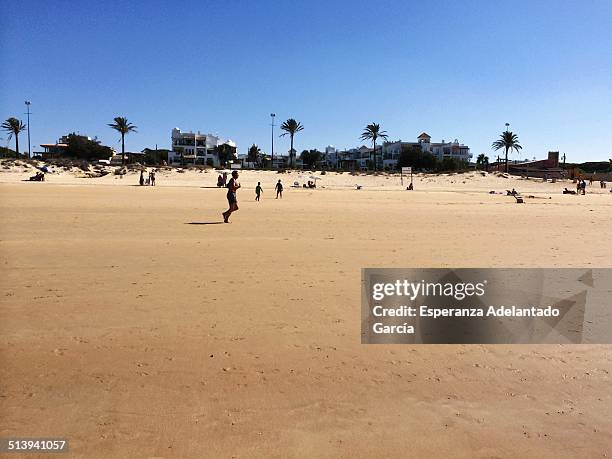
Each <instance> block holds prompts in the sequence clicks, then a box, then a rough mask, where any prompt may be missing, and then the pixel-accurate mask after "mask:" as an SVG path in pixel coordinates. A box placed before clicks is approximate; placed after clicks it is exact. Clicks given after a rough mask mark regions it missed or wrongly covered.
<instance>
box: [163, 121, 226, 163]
mask: <svg viewBox="0 0 612 459" xmlns="http://www.w3.org/2000/svg"><path fill="white" fill-rule="evenodd" d="M221 145H227V146H228V147H229V148H230V150H232V151H233V152H234V153H235V152H236V143H235V142H234V141H232V140H230V139H227V140H222V139H220V138H219V137H218V136H216V135H213V134H201V133H200V131H198V133H197V134H195V133H193V132H191V131H190V132H182V131H181V130H180V129H179V128H174V129H172V148H171V151H170V152H169V153H168V163H169V164H181V162H182V161H184V162H185V163H190V164H202V165H210V166H214V167H219V166H220V165H221V162H220V161H219V154H218V152H217V150H216V148H217V147H219V146H221Z"/></svg>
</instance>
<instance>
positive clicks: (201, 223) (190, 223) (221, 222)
mask: <svg viewBox="0 0 612 459" xmlns="http://www.w3.org/2000/svg"><path fill="white" fill-rule="evenodd" d="M223 223H224V222H223V221H220V222H189V223H185V225H223Z"/></svg>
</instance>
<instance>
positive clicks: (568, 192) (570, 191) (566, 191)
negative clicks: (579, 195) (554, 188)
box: [563, 187, 576, 194]
mask: <svg viewBox="0 0 612 459" xmlns="http://www.w3.org/2000/svg"><path fill="white" fill-rule="evenodd" d="M563 194H576V192H575V191H574V190H568V189H567V187H565V189H564V190H563Z"/></svg>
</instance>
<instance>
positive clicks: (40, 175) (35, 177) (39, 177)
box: [29, 172, 45, 182]
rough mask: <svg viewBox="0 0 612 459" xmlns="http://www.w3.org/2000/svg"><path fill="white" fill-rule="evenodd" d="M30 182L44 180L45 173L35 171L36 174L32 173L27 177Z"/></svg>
mask: <svg viewBox="0 0 612 459" xmlns="http://www.w3.org/2000/svg"><path fill="white" fill-rule="evenodd" d="M29 180H30V182H44V181H45V174H44V173H42V172H37V173H36V175H33V176H32V177H30V178H29Z"/></svg>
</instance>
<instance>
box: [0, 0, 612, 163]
mask: <svg viewBox="0 0 612 459" xmlns="http://www.w3.org/2000/svg"><path fill="white" fill-rule="evenodd" d="M0 6H1V7H2V16H1V17H0V42H1V44H0V47H1V48H0V49H1V54H0V64H1V65H0V68H1V70H0V72H1V73H0V79H1V82H2V85H1V89H0V118H2V119H6V118H7V117H9V116H18V117H23V118H25V116H24V115H23V113H24V111H25V107H24V104H23V102H24V100H26V99H29V100H31V101H32V108H31V109H32V112H33V113H34V114H33V116H32V118H31V128H32V144H33V150H37V151H38V150H40V147H39V146H38V145H39V144H40V143H44V142H54V141H55V140H56V139H57V138H58V137H60V136H61V135H62V134H66V133H68V132H72V131H78V132H80V133H81V134H86V135H89V136H92V137H93V136H98V138H100V139H101V140H102V141H103V142H104V143H106V144H108V145H111V146H113V147H115V148H116V149H120V144H119V143H118V138H117V135H116V133H115V132H114V131H112V130H111V129H110V128H108V127H107V126H106V124H107V123H109V122H111V121H112V119H113V117H114V116H117V115H122V116H126V117H127V118H128V119H129V120H130V121H133V122H134V123H135V124H136V125H137V126H138V128H139V129H138V133H136V134H130V135H129V136H128V137H127V145H126V149H127V150H131V151H136V150H141V149H142V148H144V147H154V146H155V144H158V146H159V147H160V148H168V147H169V144H170V131H171V129H172V128H173V127H175V126H178V127H180V128H181V129H183V130H201V131H204V132H212V133H218V134H219V135H221V136H222V137H229V138H231V139H233V140H235V141H236V142H237V143H238V151H239V152H241V153H243V152H245V151H246V149H247V148H248V146H249V145H250V144H251V143H253V142H255V143H257V144H258V145H260V147H261V148H262V149H263V150H264V151H269V150H270V126H269V123H270V118H269V114H270V112H275V113H276V114H277V121H282V120H284V119H287V118H289V117H293V118H296V119H297V120H298V121H301V122H302V123H303V124H304V126H305V129H304V131H303V132H301V133H299V134H298V136H297V137H296V149H297V150H298V151H301V150H302V149H304V148H319V149H322V148H324V147H325V146H326V145H328V144H332V145H335V146H337V147H340V148H344V147H353V146H358V145H359V144H360V143H361V142H360V141H359V135H360V133H361V131H362V129H363V127H364V126H365V125H366V124H368V123H369V122H372V121H374V122H378V123H380V124H381V125H382V127H383V129H385V130H386V131H387V132H388V133H389V136H390V138H392V139H402V140H414V139H415V138H416V136H417V135H418V134H419V133H421V132H422V131H426V132H428V133H429V134H430V135H431V136H432V137H433V140H434V141H440V140H441V139H445V140H452V139H455V138H457V139H459V141H461V142H463V143H465V144H467V145H469V146H470V147H471V149H472V153H474V154H475V155H477V154H478V153H481V152H484V153H487V154H489V156H490V157H494V156H495V154H494V153H492V152H491V150H490V145H491V142H492V141H493V140H495V138H496V136H497V135H498V134H499V133H500V132H501V131H502V130H503V129H504V123H506V122H509V123H510V124H511V130H513V131H514V132H516V133H517V134H518V136H519V139H520V141H521V143H522V144H523V146H524V149H523V151H524V153H523V154H521V157H529V158H531V157H534V156H536V157H538V158H539V157H543V156H544V155H545V154H546V152H547V151H548V150H560V151H561V152H562V153H563V152H565V153H567V156H568V161H583V160H607V159H608V158H610V157H612V139H611V136H610V134H611V133H612V2H611V1H610V0H583V1H569V0H567V1H564V0H537V1H522V0H521V1H506V2H502V1H494V0H480V1H471V0H461V1H450V0H449V1H427V2H423V1H419V2H412V1H409V2H400V1H397V2H385V1H381V2H372V1H368V2H358V1H348V0H345V1H333V0H327V1H321V2H319V1H294V2H288V1H279V2H266V1H251V2H246V1H218V2H201V1H193V2H180V1H138V2H136V1H132V2H130V1H104V2H101V1H95V2H94V1H85V0H79V1H78V2H77V1H48V0H46V1H32V0H29V1H21V2H14V1H9V0H0ZM0 136H1V137H2V138H3V139H2V140H1V141H0V143H1V144H2V145H6V135H5V134H4V133H2V134H0ZM26 143H27V141H26V140H25V136H24V137H23V140H22V142H21V146H23V145H25V144H26ZM11 145H12V143H11ZM22 148H23V147H22ZM288 149H289V141H288V139H286V138H282V139H279V138H278V137H277V138H276V140H275V150H276V151H277V152H278V151H280V150H282V151H287V150H288Z"/></svg>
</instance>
